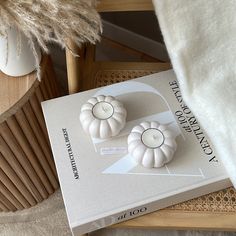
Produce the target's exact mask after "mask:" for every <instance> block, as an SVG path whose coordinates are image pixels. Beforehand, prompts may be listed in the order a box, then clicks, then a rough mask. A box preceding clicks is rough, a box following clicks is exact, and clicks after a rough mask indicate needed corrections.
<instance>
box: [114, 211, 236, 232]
mask: <svg viewBox="0 0 236 236" xmlns="http://www.w3.org/2000/svg"><path fill="white" fill-rule="evenodd" d="M112 227H118V228H136V229H138V228H143V229H175V230H214V231H236V213H229V212H228V213H221V212H194V211H192V212H183V211H174V210H160V211H157V212H154V213H151V214H148V215H145V216H141V217H138V218H135V219H132V220H129V221H126V222H123V223H120V224H116V225H113V226H112Z"/></svg>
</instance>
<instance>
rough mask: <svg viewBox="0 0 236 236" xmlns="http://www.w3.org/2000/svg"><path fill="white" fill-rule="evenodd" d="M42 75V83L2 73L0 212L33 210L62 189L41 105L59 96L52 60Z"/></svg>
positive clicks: (33, 75)
mask: <svg viewBox="0 0 236 236" xmlns="http://www.w3.org/2000/svg"><path fill="white" fill-rule="evenodd" d="M41 73H42V81H41V82H39V81H38V80H37V77H36V73H35V72H33V73H31V74H29V75H27V76H23V77H9V76H6V75H4V74H3V73H1V72H0V211H15V210H19V209H24V208H29V207H31V206H34V205H35V204H37V203H39V202H41V201H43V200H44V199H46V198H48V197H49V195H50V194H52V193H53V192H54V191H55V190H56V189H58V187H59V184H58V180H57V174H56V169H55V165H54V162H53V157H52V153H51V149H50V144H49V139H48V136H47V130H46V126H45V122H44V118H43V113H42V110H41V105H40V103H41V102H42V101H44V100H48V99H50V98H54V97H56V96H57V95H58V93H57V89H56V84H55V75H54V72H53V68H52V63H51V60H50V58H49V57H44V58H43V60H42V63H41Z"/></svg>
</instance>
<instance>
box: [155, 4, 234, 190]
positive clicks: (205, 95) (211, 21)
mask: <svg viewBox="0 0 236 236" xmlns="http://www.w3.org/2000/svg"><path fill="white" fill-rule="evenodd" d="M153 3H154V5H155V9H156V13H157V16H158V20H159V23H160V27H161V31H162V33H163V36H164V40H165V43H166V46H167V49H168V52H169V55H170V58H171V62H172V64H173V68H174V71H175V73H176V75H177V78H178V80H179V83H180V87H181V90H182V94H183V98H184V100H185V102H186V104H187V105H188V106H189V107H190V109H191V110H192V111H193V113H194V114H195V115H196V117H197V118H198V121H199V122H200V123H201V125H202V127H203V128H204V129H205V131H206V132H207V134H208V136H209V137H210V139H211V141H212V143H213V144H214V147H215V150H216V151H217V155H218V156H219V157H220V159H221V161H222V162H223V164H224V165H225V167H226V169H227V171H228V174H229V176H230V178H231V181H232V182H233V184H234V186H236V104H235V100H236V66H235V63H236V14H235V12H236V1H235V0H226V1H222V0H207V1H206V0H196V1H190V0H177V1H176V0H153Z"/></svg>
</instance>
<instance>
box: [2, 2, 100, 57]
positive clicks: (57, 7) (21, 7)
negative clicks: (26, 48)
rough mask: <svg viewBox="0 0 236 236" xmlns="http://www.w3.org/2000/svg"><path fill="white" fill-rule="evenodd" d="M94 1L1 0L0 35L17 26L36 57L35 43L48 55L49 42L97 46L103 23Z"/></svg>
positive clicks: (64, 44) (62, 44) (62, 45)
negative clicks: (27, 40) (87, 43)
mask: <svg viewBox="0 0 236 236" xmlns="http://www.w3.org/2000/svg"><path fill="white" fill-rule="evenodd" d="M94 2H95V1H94V0H0V34H1V35H6V32H7V29H8V28H9V27H11V26H16V27H17V28H18V29H19V30H20V31H21V32H22V33H24V34H25V35H26V37H27V38H28V39H29V44H30V46H31V47H32V49H33V52H34V54H35V56H36V55H37V53H36V50H35V43H38V44H39V45H40V47H41V48H42V49H43V51H44V52H46V53H48V42H55V43H58V44H59V45H61V47H63V48H65V47H67V46H66V41H67V39H68V38H70V39H72V40H73V41H74V42H75V43H77V44H78V45H81V44H82V43H84V42H90V43H95V42H96V41H97V40H99V34H100V32H101V19H100V16H99V14H98V13H97V12H96V10H95V8H94Z"/></svg>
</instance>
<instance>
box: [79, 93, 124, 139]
mask: <svg viewBox="0 0 236 236" xmlns="http://www.w3.org/2000/svg"><path fill="white" fill-rule="evenodd" d="M126 116H127V112H126V109H125V108H124V106H123V104H122V103H121V102H120V101H118V100H117V99H115V98H114V97H112V96H104V95H99V96H97V97H92V98H90V99H89V100H88V101H87V102H86V103H85V104H84V105H83V106H82V107H81V113H80V121H81V124H82V126H83V129H84V130H85V132H86V133H88V134H90V135H91V137H93V138H99V139H107V138H111V137H113V136H116V135H118V134H119V133H120V131H121V130H122V129H123V128H124V126H125V123H126Z"/></svg>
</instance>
